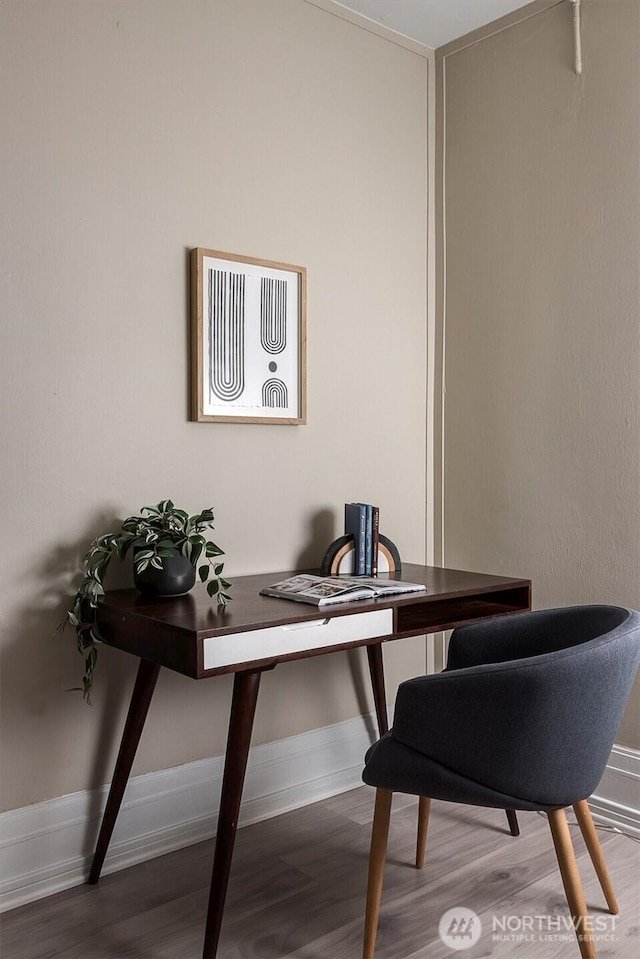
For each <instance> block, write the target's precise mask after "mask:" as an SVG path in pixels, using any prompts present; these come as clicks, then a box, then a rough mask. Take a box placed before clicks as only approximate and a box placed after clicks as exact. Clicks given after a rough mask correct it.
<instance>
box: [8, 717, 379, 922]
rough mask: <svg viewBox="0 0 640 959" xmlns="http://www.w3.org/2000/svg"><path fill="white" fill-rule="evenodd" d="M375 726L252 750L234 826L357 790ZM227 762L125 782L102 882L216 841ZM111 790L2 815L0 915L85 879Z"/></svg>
mask: <svg viewBox="0 0 640 959" xmlns="http://www.w3.org/2000/svg"><path fill="white" fill-rule="evenodd" d="M375 729H377V725H376V723H375V720H374V718H373V717H357V718H356V719H350V720H346V721H345V722H341V723H336V724H334V725H331V726H325V727H323V728H321V729H314V730H311V731H310V732H307V733H302V734H300V735H298V736H291V737H289V738H287V739H281V740H278V741H277V742H272V743H267V744H266V745H262V746H255V747H254V748H253V749H251V752H250V754H249V763H248V768H247V777H246V781H245V788H244V793H243V801H242V809H241V814H240V823H239V825H240V826H243V825H248V824H249V823H252V822H257V821H259V820H262V819H268V818H269V817H271V816H277V815H279V814H280V813H284V812H287V811H288V810H290V809H295V808H297V807H299V806H304V805H307V804H308V803H312V802H317V801H318V800H320V799H326V798H327V797H328V796H334V795H337V794H338V793H341V792H345V791H346V790H348V789H354V788H355V787H357V786H359V785H361V783H362V779H361V773H362V760H363V756H364V753H365V751H366V749H367V748H368V746H369V745H370V743H371V742H372V741H373V738H374V734H373V731H374V730H375ZM223 767H224V758H223V757H222V756H216V757H215V758H214V759H205V760H201V761H199V762H192V763H187V764H185V765H183V766H175V767H173V768H172V769H164V770H161V771H160V772H154V773H147V774H146V775H142V776H134V777H132V778H131V779H130V780H129V783H128V785H127V790H126V792H125V796H124V799H123V802H122V806H121V807H120V813H119V815H118V820H117V823H116V827H115V830H114V833H113V838H112V841H111V844H110V847H109V852H108V854H107V857H106V860H105V864H104V869H103V874H107V873H110V872H115V871H116V870H118V869H124V868H125V867H126V866H131V865H134V864H135V863H138V862H142V861H144V860H146V859H153V858H154V857H155V856H161V855H163V854H165V853H168V852H171V851H173V850H174V849H180V848H182V847H183V846H187V845H190V844H192V843H196V842H202V841H203V840H204V839H209V838H211V837H212V836H213V835H215V824H216V820H217V814H218V807H219V802H220V791H221V788H222V773H223ZM107 792H108V787H107V786H104V787H102V788H100V789H95V790H92V791H85V792H78V793H72V794H71V795H68V796H61V797H60V798H59V799H52V800H49V801H47V802H42V803H37V804H36V805H33V806H26V807H24V808H23V809H16V810H11V811H10V812H6V813H3V814H2V815H0V836H1V837H2V838H1V841H0V856H1V859H2V868H1V870H0V876H1V877H2V878H1V881H0V911H6V910H7V909H12V908H14V907H15V906H19V905H22V904H23V903H26V902H32V901H34V900H36V899H41V898H43V897H44V896H49V895H51V894H52V893H55V892H60V891H61V890H63V889H67V888H69V887H71V886H76V885H80V884H81V883H83V882H84V881H85V879H86V876H87V874H88V870H89V866H90V862H91V856H92V853H93V848H94V846H95V842H96V839H97V834H98V829H99V826H100V820H101V816H102V812H103V810H104V805H105V803H106V798H107Z"/></svg>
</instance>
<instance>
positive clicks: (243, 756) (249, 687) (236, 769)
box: [202, 672, 261, 959]
mask: <svg viewBox="0 0 640 959" xmlns="http://www.w3.org/2000/svg"><path fill="white" fill-rule="evenodd" d="M260 675H261V674H260V672H247V673H236V674H235V676H234V683H233V701H232V703H231V716H230V718H229V735H228V737H227V752H226V756H225V761H224V776H223V779H222V795H221V797H220V812H219V814H218V832H217V835H216V850H215V854H214V857H213V872H212V874H211V889H210V892H209V911H208V914H207V928H206V932H205V936H204V950H203V952H202V959H215V955H216V951H217V949H218V940H219V938H220V927H221V926H222V913H223V910H224V902H225V898H226V895H227V885H228V882H229V873H230V872H231V859H232V856H233V846H234V842H235V838H236V828H237V825H238V813H239V811H240V800H241V798H242V786H243V784H244V774H245V771H246V768H247V757H248V755H249V744H250V742H251V730H252V729H253V717H254V715H255V711H256V702H257V700H258V689H259V688H260Z"/></svg>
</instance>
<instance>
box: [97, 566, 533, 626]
mask: <svg viewBox="0 0 640 959" xmlns="http://www.w3.org/2000/svg"><path fill="white" fill-rule="evenodd" d="M299 572H301V571H300V570H292V571H288V572H275V573H261V574H257V575H253V576H239V577H236V578H235V579H233V580H232V583H231V596H232V601H231V602H230V603H229V604H228V605H227V606H225V607H219V606H218V605H217V604H216V601H215V598H214V599H213V600H212V599H210V598H209V595H208V594H207V592H206V589H205V587H204V586H202V585H200V584H198V585H197V586H195V587H194V589H193V590H192V591H191V592H190V593H188V594H187V595H186V596H177V597H170V598H161V599H149V598H145V597H143V596H141V595H140V593H138V592H137V591H136V590H133V589H127V590H113V591H109V592H107V593H106V595H105V597H104V599H103V601H102V602H101V604H100V605H101V619H103V618H108V619H109V620H110V621H111V623H112V624H113V625H116V624H117V622H118V621H119V622H120V623H128V624H129V625H133V623H134V622H137V623H138V624H140V625H141V626H142V624H144V625H145V627H147V628H149V627H151V626H155V627H156V628H157V629H160V630H163V631H164V630H169V631H171V632H174V633H176V634H179V635H181V636H182V637H183V638H185V637H187V636H188V637H189V638H197V639H203V638H206V637H210V636H218V635H224V634H228V633H234V632H238V631H241V630H246V629H260V628H264V627H267V626H273V625H277V624H287V623H297V622H304V621H305V620H314V619H317V618H318V615H319V613H320V615H322V616H323V617H327V616H331V617H333V616H340V615H346V614H351V613H356V612H364V611H366V610H371V609H383V608H388V607H398V606H411V605H416V604H424V603H435V602H439V601H445V600H449V599H450V600H455V599H456V598H461V599H462V598H464V597H465V596H478V597H480V596H482V595H483V594H486V593H492V592H495V591H496V590H510V589H516V588H529V587H530V585H531V583H530V580H527V579H513V578H509V577H505V576H493V575H490V574H486V573H473V572H467V571H464V570H454V569H443V568H440V567H436V566H420V565H415V564H411V563H405V564H403V567H402V570H401V571H400V572H399V573H397V574H383V575H382V576H381V577H380V578H381V579H399V580H404V581H406V582H411V583H422V584H424V585H425V586H426V587H427V592H426V593H409V594H398V595H394V596H388V597H386V598H384V599H382V598H381V599H366V600H360V601H350V602H348V603H334V604H330V605H328V606H323V607H322V608H321V610H320V611H319V610H318V607H317V606H314V605H311V604H307V603H299V602H293V601H291V600H284V599H275V598H273V597H270V596H261V595H260V590H261V589H262V587H264V586H271V585H273V584H274V583H277V582H279V581H280V580H283V579H286V578H287V577H289V576H294V575H295V574H296V573H299ZM304 572H313V573H317V572H318V570H305V571H304Z"/></svg>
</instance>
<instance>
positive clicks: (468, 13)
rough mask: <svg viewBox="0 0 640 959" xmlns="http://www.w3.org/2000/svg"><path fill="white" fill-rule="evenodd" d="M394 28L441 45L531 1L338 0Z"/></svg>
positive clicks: (341, 3) (422, 40)
mask: <svg viewBox="0 0 640 959" xmlns="http://www.w3.org/2000/svg"><path fill="white" fill-rule="evenodd" d="M334 2H335V3H338V4H339V5H340V6H343V7H348V8H349V9H350V10H353V11H354V12H355V13H360V14H362V15H363V16H365V17H368V18H369V19H370V20H374V21H375V22H376V23H380V24H382V25H383V26H385V27H387V28H389V29H390V30H395V31H396V32H397V33H401V34H403V35H404V36H405V37H411V39H412V40H418V41H419V42H420V43H424V44H426V46H428V47H433V48H434V49H435V48H436V47H441V46H442V45H443V44H445V43H449V41H450V40H455V39H457V38H458V37H462V36H464V34H465V33H469V31H470V30H475V29H476V27H482V26H484V24H486V23H491V22H492V21H493V20H497V19H498V18H499V17H503V16H505V14H507V13H511V11H512V10H517V9H518V8H519V7H525V6H527V3H528V2H529V0H334Z"/></svg>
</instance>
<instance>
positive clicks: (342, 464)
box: [0, 0, 427, 808]
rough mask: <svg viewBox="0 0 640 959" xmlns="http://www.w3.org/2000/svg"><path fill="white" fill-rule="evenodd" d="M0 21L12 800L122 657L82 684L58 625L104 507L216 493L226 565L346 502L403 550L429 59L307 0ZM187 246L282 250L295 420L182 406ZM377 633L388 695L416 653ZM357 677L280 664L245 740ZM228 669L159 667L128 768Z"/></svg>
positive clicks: (11, 11) (205, 698)
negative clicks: (294, 297)
mask: <svg viewBox="0 0 640 959" xmlns="http://www.w3.org/2000/svg"><path fill="white" fill-rule="evenodd" d="M0 37H1V41H0V42H1V44H2V49H1V50H0V61H1V62H2V64H3V74H2V82H1V83H0V98H1V103H2V118H1V129H2V139H3V141H4V146H5V147H6V149H5V151H4V153H3V167H4V187H5V195H4V200H3V202H4V210H3V217H4V219H3V232H2V243H3V249H2V254H1V260H2V274H3V275H2V322H3V333H2V337H3V342H2V354H1V357H2V372H1V376H2V382H3V387H4V394H5V398H4V400H3V404H2V419H3V459H2V485H3V494H2V584H3V595H2V628H3V634H2V683H3V687H2V762H3V769H2V783H3V800H2V808H15V807H19V806H23V805H27V804H29V803H32V802H36V801H39V800H42V799H46V798H50V797H55V796H59V795H63V794H66V793H69V792H72V791H75V790H81V789H85V788H89V787H91V786H94V785H97V784H100V783H103V782H105V781H107V780H108V779H109V776H110V770H111V766H112V762H113V757H114V749H115V741H116V739H117V737H118V736H119V731H120V729H121V724H122V720H123V711H124V709H125V705H126V700H127V699H128V696H129V691H130V688H131V684H132V680H133V674H134V669H135V664H134V662H133V661H132V660H130V659H129V658H128V657H126V656H125V655H123V654H119V653H117V652H114V651H111V650H109V649H104V650H103V651H102V652H101V655H100V662H99V664H98V674H97V683H96V690H95V696H94V700H95V705H94V707H93V709H89V708H87V707H86V706H85V705H84V704H83V703H82V700H81V699H80V697H79V696H78V695H77V694H72V693H69V692H66V689H67V688H68V687H69V686H72V685H75V684H76V683H77V682H78V681H79V678H80V675H81V666H82V661H81V659H80V657H79V656H78V655H77V653H76V652H75V649H74V637H73V635H72V633H71V632H70V631H68V632H65V633H64V634H62V635H61V634H59V633H57V632H56V629H55V627H56V623H57V622H58V621H59V620H60V619H61V617H62V615H63V609H64V607H65V596H66V595H67V594H68V593H69V592H70V591H72V586H73V583H74V582H76V581H77V573H76V570H77V560H78V557H79V556H80V555H81V553H82V551H83V550H84V549H85V548H86V546H87V544H88V542H89V541H90V539H91V538H92V537H93V536H94V535H95V534H97V533H98V532H101V531H105V530H106V529H108V528H109V527H110V526H111V524H112V522H113V520H114V519H115V518H116V517H120V518H122V517H123V516H125V515H127V514H128V513H130V512H133V511H136V510H137V509H138V508H139V507H140V506H142V505H143V504H146V503H152V502H157V501H158V500H159V499H161V498H164V497H166V496H170V497H172V498H173V499H174V500H175V501H176V502H177V503H179V504H181V505H183V506H184V507H186V508H188V509H192V510H196V509H199V508H202V507H204V506H208V505H213V506H214V507H215V508H216V516H217V523H216V536H215V538H216V539H217V541H218V542H219V543H220V544H221V545H222V546H223V548H224V549H225V550H226V552H227V571H228V573H229V574H230V576H231V578H233V576H234V575H238V574H242V573H247V572H251V571H258V570H278V569H287V568H291V567H295V566H297V565H298V564H300V563H304V564H307V563H314V562H318V561H319V559H320V557H321V555H322V553H323V551H324V548H325V547H326V545H327V544H328V543H329V542H330V541H331V540H332V539H333V538H334V537H335V536H337V535H339V534H340V533H341V532H342V515H341V514H342V506H343V504H344V502H345V501H348V500H353V499H359V500H365V501H370V502H376V503H378V504H379V505H380V508H381V514H382V530H383V531H384V532H385V533H386V534H387V535H389V536H391V538H392V539H393V540H394V541H395V542H396V543H397V544H398V546H399V548H400V551H401V553H402V554H403V556H404V557H405V558H406V559H407V560H413V561H418V562H419V561H422V560H423V559H424V553H425V534H424V528H425V503H424V498H425V443H426V437H425V422H426V402H425V394H426V387H425V369H426V356H425V353H426V322H425V316H426V262H427V258H426V195H427V194H426V188H427V187H426V177H425V170H426V156H427V144H426V138H427V129H426V120H427V61H426V60H425V59H424V58H423V57H422V56H420V55H418V54H416V53H414V52H410V51H408V50H406V49H403V48H402V47H401V46H399V45H397V44H395V43H390V42H389V41H388V40H385V39H383V38H381V37H379V36H376V35H374V34H372V33H370V32H367V31H365V30H363V29H361V28H359V27H358V26H356V25H354V24H352V23H348V22H345V21H344V20H341V19H339V18H337V17H335V16H332V15H330V14H329V13H327V12H326V11H325V10H322V9H319V8H318V7H317V6H314V5H311V4H308V3H305V2H304V0H295V2H292V0H233V2H231V0H154V2H153V3H149V2H144V0H120V2H117V0H103V2H100V3H86V2H73V0H55V2H49V0H42V2H40V0H16V2H13V0H5V2H3V4H2V24H1V30H0ZM195 246H208V247H214V248H217V249H221V250H226V251H229V252H235V253H241V254H245V255H249V256H257V257H264V258H267V259H274V260H280V261H284V262H290V263H295V264H303V265H305V266H306V267H307V268H308V294H309V295H308V299H309V310H308V341H309V371H308V425H307V426H304V427H278V426H273V427H271V426H253V425H233V424H232V425H228V424H197V423H189V422H187V418H186V415H187V392H188V379H187V303H188V297H187V278H188V266H187V262H188V256H187V254H188V250H189V249H190V248H192V247H195ZM120 579H121V577H120ZM118 581H119V577H118V576H116V577H115V578H114V580H113V581H112V584H113V583H116V584H117V583H118ZM386 657H387V665H388V676H389V695H390V698H391V697H392V696H393V694H394V689H395V684H396V683H397V681H398V680H399V679H400V678H403V677H404V676H407V675H411V674H414V673H415V672H416V670H418V669H420V668H421V666H422V664H423V663H424V654H423V649H422V646H421V643H420V641H417V640H416V641H411V642H409V643H404V644H400V643H399V644H396V646H395V647H394V648H393V649H392V650H389V651H388V652H387V653H386ZM363 688H364V689H367V688H368V681H367V680H366V670H365V669H364V668H363V660H362V657H360V656H358V655H356V656H347V655H346V654H336V655H333V656H326V657H320V658H317V659H313V660H311V661H308V662H305V663H293V664H288V665H286V666H282V667H280V668H279V669H277V670H276V671H275V672H274V673H272V674H267V675H266V676H265V678H264V680H263V688H262V690H261V699H260V702H259V705H258V715H257V719H256V733H255V736H254V741H255V742H260V741H262V742H264V741H269V740H273V739H276V738H279V737H282V736H286V735H290V734H294V733H298V732H301V731H303V730H306V729H310V728H314V727H317V726H322V725H324V724H327V723H331V722H335V721H338V720H342V719H345V718H348V717H351V716H354V715H357V714H358V713H359V712H360V711H362V710H363V709H367V708H370V702H369V701H368V699H367V697H366V695H365V694H363V693H362V689H363ZM229 696H230V681H229V680H228V679H227V678H224V679H216V680H210V681H208V682H206V683H199V684H196V683H193V682H191V681H189V680H187V679H185V678H182V677H179V676H177V675H171V674H166V675H163V676H162V677H161V680H160V683H159V687H158V691H157V693H156V698H155V701H154V704H153V705H152V713H151V719H150V725H149V728H148V730H147V731H146V732H145V736H144V737H143V742H142V744H141V749H140V755H139V758H138V760H137V761H136V765H135V768H134V772H138V773H139V772H144V771H148V770H153V769H159V768H164V767H168V766H171V765H175V764H178V763H181V762H185V761H189V760H194V759H198V758H201V757H205V756H209V755H214V754H217V753H220V752H221V751H222V750H223V747H224V740H225V735H226V722H227V710H228V703H229Z"/></svg>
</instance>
